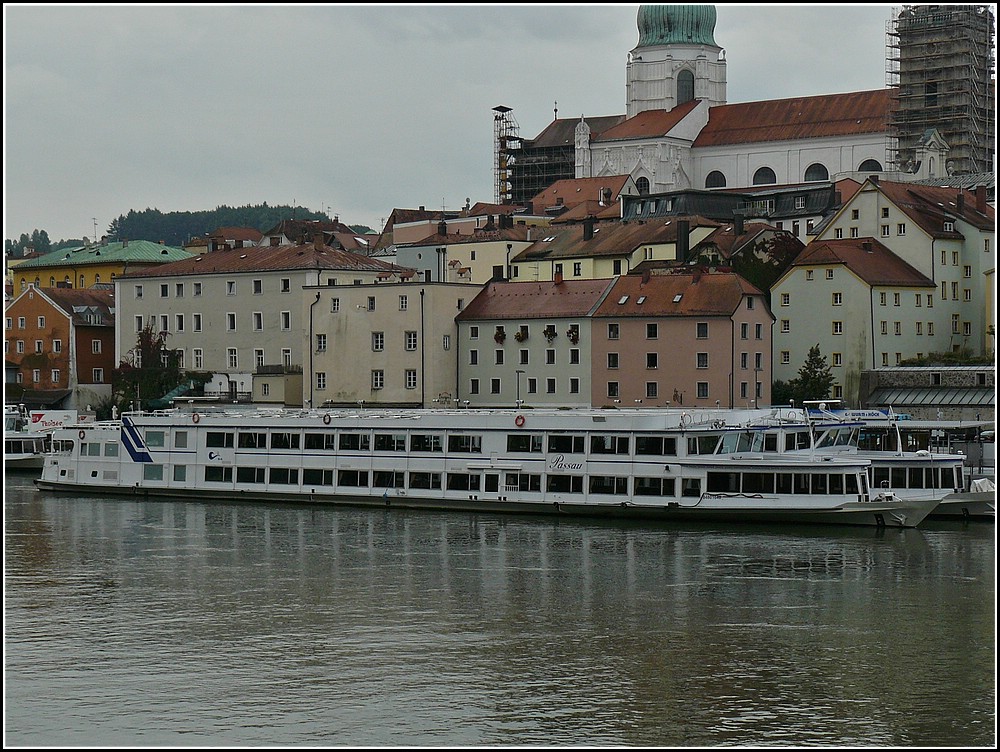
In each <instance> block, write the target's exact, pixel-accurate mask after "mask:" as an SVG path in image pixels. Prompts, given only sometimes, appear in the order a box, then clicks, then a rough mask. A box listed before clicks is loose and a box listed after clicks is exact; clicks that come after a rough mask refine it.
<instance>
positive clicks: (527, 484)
mask: <svg viewBox="0 0 1000 752" xmlns="http://www.w3.org/2000/svg"><path fill="white" fill-rule="evenodd" d="M506 475H507V477H506V478H505V479H504V490H506V491H541V490H542V476H541V475H536V474H534V473H507V474H506Z"/></svg>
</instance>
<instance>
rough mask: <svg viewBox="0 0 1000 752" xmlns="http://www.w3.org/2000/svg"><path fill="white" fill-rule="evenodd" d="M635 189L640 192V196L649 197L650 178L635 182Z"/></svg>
mask: <svg viewBox="0 0 1000 752" xmlns="http://www.w3.org/2000/svg"><path fill="white" fill-rule="evenodd" d="M635 187H636V188H637V189H638V190H639V195H640V196H648V195H649V178H639V179H638V180H636V181H635Z"/></svg>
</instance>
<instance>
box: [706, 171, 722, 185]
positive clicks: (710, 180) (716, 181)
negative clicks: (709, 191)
mask: <svg viewBox="0 0 1000 752" xmlns="http://www.w3.org/2000/svg"><path fill="white" fill-rule="evenodd" d="M705 187H706V188H725V187H726V176H725V175H723V174H722V173H721V172H719V171H718V170H712V171H711V172H710V173H708V177H706V178H705Z"/></svg>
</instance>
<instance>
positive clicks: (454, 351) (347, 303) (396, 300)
mask: <svg viewBox="0 0 1000 752" xmlns="http://www.w3.org/2000/svg"><path fill="white" fill-rule="evenodd" d="M478 292H479V288H478V287H474V286H470V285H468V284H456V283H444V282H418V281H413V282H399V278H398V277H393V278H391V280H387V281H383V282H378V283H374V284H359V285H338V286H335V287H333V286H328V285H315V286H310V287H306V288H305V290H304V294H303V296H302V299H301V300H302V306H303V307H302V310H301V311H300V313H299V318H300V320H301V321H302V324H303V327H304V328H305V329H306V330H307V332H308V341H309V342H310V346H309V348H308V352H307V353H306V354H305V358H304V362H303V379H302V381H303V402H304V404H305V405H307V406H308V405H313V406H316V407H321V406H327V407H344V406H351V407H353V406H356V405H364V406H371V407H436V406H441V405H454V404H455V403H456V396H457V394H458V389H457V385H456V383H455V379H456V370H457V369H456V363H457V357H458V338H457V328H456V324H455V316H456V315H457V314H458V313H459V312H460V311H461V310H462V309H463V308H464V307H465V304H466V303H467V302H468V301H469V300H471V299H472V298H473V297H475V295H476V294H477V293H478Z"/></svg>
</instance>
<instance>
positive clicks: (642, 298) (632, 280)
mask: <svg viewBox="0 0 1000 752" xmlns="http://www.w3.org/2000/svg"><path fill="white" fill-rule="evenodd" d="M744 295H763V293H762V292H761V291H760V290H758V289H757V288H756V287H754V286H753V285H752V284H750V283H749V282H747V281H746V280H745V279H743V277H741V276H739V275H738V274H733V273H731V272H714V273H711V274H705V273H698V272H694V273H690V272H684V273H670V274H649V275H645V274H626V275H625V276H624V277H619V278H618V279H617V281H616V282H615V285H614V287H612V288H611V290H610V291H609V292H608V295H607V297H606V298H605V299H604V302H603V303H601V305H600V306H599V307H598V309H597V311H595V312H594V316H595V317H598V316H599V317H622V316H633V317H634V316H732V315H733V313H735V312H736V310H737V308H739V306H740V302H741V301H742V300H743V296H744Z"/></svg>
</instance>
